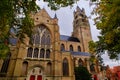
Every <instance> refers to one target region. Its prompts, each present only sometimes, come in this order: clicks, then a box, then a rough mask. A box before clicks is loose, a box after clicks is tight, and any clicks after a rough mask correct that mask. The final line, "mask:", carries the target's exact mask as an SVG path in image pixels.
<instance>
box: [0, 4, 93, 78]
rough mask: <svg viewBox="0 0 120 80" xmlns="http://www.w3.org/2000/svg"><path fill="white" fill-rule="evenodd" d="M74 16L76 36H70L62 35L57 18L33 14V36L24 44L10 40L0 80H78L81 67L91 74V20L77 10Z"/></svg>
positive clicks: (25, 39) (44, 11) (41, 13)
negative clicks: (76, 74)
mask: <svg viewBox="0 0 120 80" xmlns="http://www.w3.org/2000/svg"><path fill="white" fill-rule="evenodd" d="M73 15H74V20H73V32H72V34H71V36H67V35H60V31H59V27H60V26H59V25H58V21H59V20H58V18H57V15H55V16H54V18H51V17H50V16H49V14H48V13H47V11H46V10H45V9H41V10H40V11H39V12H37V13H34V14H32V15H31V17H32V19H33V20H34V25H35V26H34V28H33V34H32V36H31V37H28V36H26V37H25V38H24V44H23V43H21V42H17V41H16V39H15V38H11V39H10V43H11V45H10V53H9V54H8V56H7V58H6V59H5V60H0V80H75V74H74V68H75V67H78V66H84V67H86V68H87V69H88V71H89V72H90V63H89V58H90V53H89V49H88V42H89V41H91V40H92V39H91V32H90V25H89V22H88V18H87V16H86V15H85V10H84V9H80V8H79V7H78V6H77V8H76V10H75V11H74V12H73Z"/></svg>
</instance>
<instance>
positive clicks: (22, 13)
mask: <svg viewBox="0 0 120 80" xmlns="http://www.w3.org/2000/svg"><path fill="white" fill-rule="evenodd" d="M44 1H45V2H48V6H49V7H51V9H53V10H57V9H59V8H60V7H66V6H69V5H72V4H74V3H75V2H76V1H78V0H44ZM39 9H40V8H39V7H38V6H37V5H36V0H0V58H1V57H3V55H4V54H7V53H8V52H9V47H8V45H9V43H8V44H6V43H4V42H5V41H7V42H8V39H9V37H10V36H11V33H10V29H11V28H13V29H15V30H16V34H12V36H14V37H17V38H18V40H20V41H22V42H24V41H23V38H24V37H25V34H26V35H27V36H29V37H30V36H31V33H32V28H33V26H34V24H33V20H32V19H31V18H30V14H31V13H34V12H37V11H38V10H39Z"/></svg>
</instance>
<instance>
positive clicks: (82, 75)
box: [75, 66, 92, 80]
mask: <svg viewBox="0 0 120 80" xmlns="http://www.w3.org/2000/svg"><path fill="white" fill-rule="evenodd" d="M75 80H92V79H91V74H90V73H89V71H88V70H87V68H86V67H83V66H80V67H75Z"/></svg>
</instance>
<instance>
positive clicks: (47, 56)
mask: <svg viewBox="0 0 120 80" xmlns="http://www.w3.org/2000/svg"><path fill="white" fill-rule="evenodd" d="M46 58H50V50H49V49H47V50H46Z"/></svg>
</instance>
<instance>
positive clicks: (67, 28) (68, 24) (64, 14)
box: [37, 0, 119, 67]
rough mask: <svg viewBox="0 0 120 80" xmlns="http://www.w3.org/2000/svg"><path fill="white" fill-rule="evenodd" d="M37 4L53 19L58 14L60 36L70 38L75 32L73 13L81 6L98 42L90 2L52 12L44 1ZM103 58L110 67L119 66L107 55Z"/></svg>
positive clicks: (93, 36)
mask: <svg viewBox="0 0 120 80" xmlns="http://www.w3.org/2000/svg"><path fill="white" fill-rule="evenodd" d="M37 4H38V5H39V6H40V8H45V9H46V11H47V12H48V14H49V15H50V16H51V17H52V18H53V17H54V15H55V13H56V14H57V17H58V25H59V29H60V34H61V35H68V36H70V35H71V33H72V31H73V24H72V23H73V11H74V10H76V6H79V7H80V8H81V9H82V8H84V9H85V12H86V15H87V17H89V23H90V27H91V34H92V39H93V40H94V41H97V40H98V38H97V36H98V35H99V31H98V30H97V29H96V26H95V25H94V21H93V19H92V18H93V17H94V16H91V11H92V7H90V6H89V2H88V1H87V0H80V1H79V2H77V3H76V4H74V5H73V7H72V8H71V7H70V6H68V7H65V8H60V9H59V10H57V11H52V10H51V9H50V8H49V7H47V3H44V2H43V1H42V0H40V1H37ZM90 17H91V18H90ZM102 57H103V58H104V63H105V65H109V66H110V67H112V66H115V65H119V62H118V61H115V60H110V59H109V58H108V55H107V54H105V55H103V56H102Z"/></svg>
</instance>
